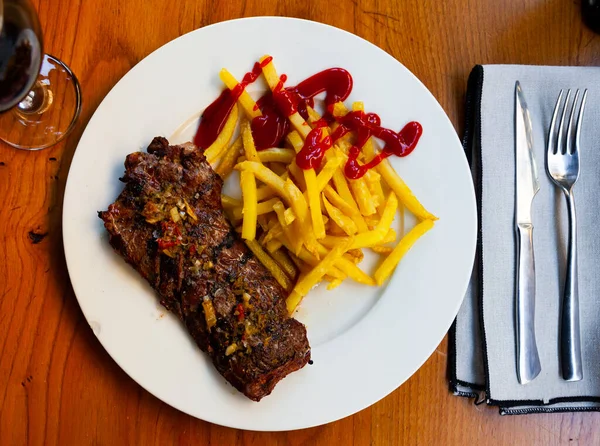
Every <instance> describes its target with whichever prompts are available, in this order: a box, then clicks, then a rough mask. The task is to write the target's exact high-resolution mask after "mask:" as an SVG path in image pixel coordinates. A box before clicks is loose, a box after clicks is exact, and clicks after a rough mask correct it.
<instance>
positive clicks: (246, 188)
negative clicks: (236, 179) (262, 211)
mask: <svg viewBox="0 0 600 446" xmlns="http://www.w3.org/2000/svg"><path fill="white" fill-rule="evenodd" d="M240 186H241V188H242V198H243V200H244V207H243V210H242V213H243V214H244V219H243V221H242V238H243V239H246V240H254V237H256V218H257V216H258V214H257V212H256V206H257V203H256V180H255V178H254V174H253V173H252V172H247V171H243V172H242V173H241V174H240Z"/></svg>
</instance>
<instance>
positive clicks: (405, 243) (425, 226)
mask: <svg viewBox="0 0 600 446" xmlns="http://www.w3.org/2000/svg"><path fill="white" fill-rule="evenodd" d="M431 228H433V220H423V221H422V222H421V223H419V224H418V225H417V226H415V227H414V228H412V229H411V230H410V231H409V232H408V234H406V235H405V236H404V237H403V238H402V240H400V243H398V245H396V247H395V248H394V250H393V251H392V252H391V253H390V255H388V256H387V258H386V259H385V260H384V261H383V263H382V264H381V265H380V266H379V268H377V271H375V274H374V276H375V281H376V282H377V285H382V284H383V282H385V281H386V279H387V278H388V277H389V276H390V275H391V274H392V272H393V271H394V269H395V268H396V266H397V265H398V263H400V260H402V257H404V255H405V254H406V253H407V252H408V250H409V249H410V248H412V246H413V245H414V244H415V242H416V241H417V240H418V239H419V238H420V237H421V236H422V235H423V234H425V233H426V232H427V231H429V230H430V229H431Z"/></svg>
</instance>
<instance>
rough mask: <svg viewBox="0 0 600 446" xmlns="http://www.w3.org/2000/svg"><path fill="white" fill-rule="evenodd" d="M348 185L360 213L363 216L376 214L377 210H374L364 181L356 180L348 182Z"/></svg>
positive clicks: (361, 179) (362, 179)
mask: <svg viewBox="0 0 600 446" xmlns="http://www.w3.org/2000/svg"><path fill="white" fill-rule="evenodd" d="M349 183H350V189H351V190H352V193H353V195H354V198H355V199H356V204H358V209H359V210H360V213H361V214H362V215H365V216H366V215H373V214H376V213H377V209H375V205H374V204H373V198H372V197H371V192H369V188H368V187H367V183H366V182H365V179H364V178H358V179H356V180H350V181H349Z"/></svg>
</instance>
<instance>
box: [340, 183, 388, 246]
mask: <svg viewBox="0 0 600 446" xmlns="http://www.w3.org/2000/svg"><path fill="white" fill-rule="evenodd" d="M397 209H398V199H397V198H396V195H395V194H394V193H393V192H390V195H389V196H388V199H387V201H386V202H385V207H384V209H383V213H382V215H381V220H379V223H377V226H376V227H375V229H373V230H372V231H368V232H363V233H360V234H358V235H356V237H354V244H353V245H352V247H351V248H352V249H356V248H369V247H371V246H375V245H378V244H380V243H381V241H382V240H383V238H384V237H385V236H386V234H387V233H388V231H389V228H390V226H391V225H392V222H393V221H394V214H395V213H396V210H397Z"/></svg>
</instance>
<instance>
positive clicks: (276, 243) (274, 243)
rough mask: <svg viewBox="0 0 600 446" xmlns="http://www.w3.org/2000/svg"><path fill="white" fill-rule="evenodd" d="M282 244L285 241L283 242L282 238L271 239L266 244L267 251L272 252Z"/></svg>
mask: <svg viewBox="0 0 600 446" xmlns="http://www.w3.org/2000/svg"><path fill="white" fill-rule="evenodd" d="M282 245H283V243H281V240H279V239H273V240H269V242H268V243H266V244H265V247H266V248H267V251H269V253H270V254H272V253H273V252H275V251H277V250H278V249H279V248H281V246H282Z"/></svg>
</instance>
